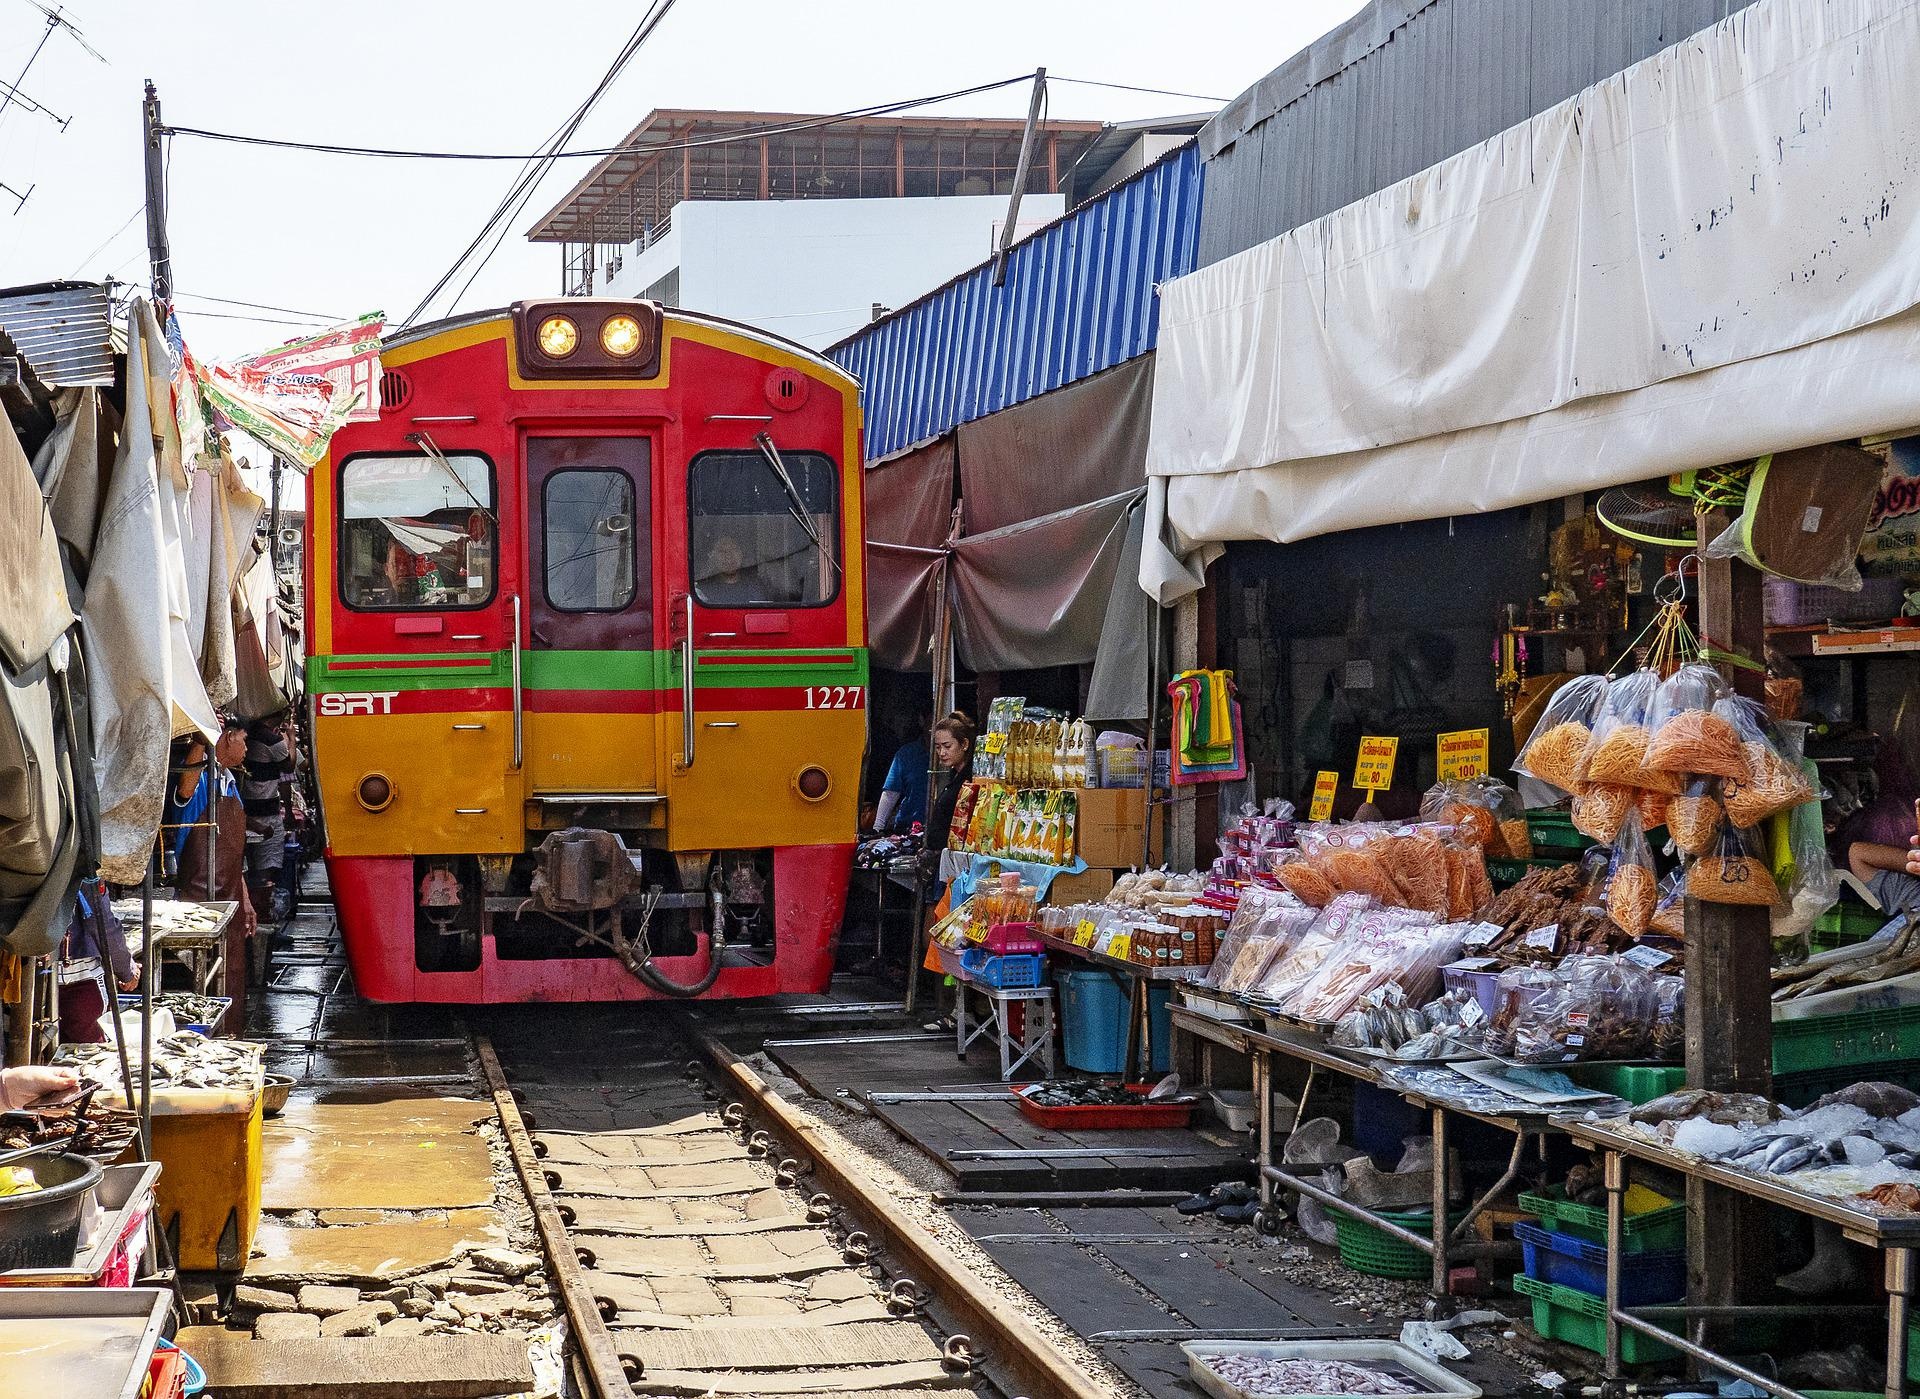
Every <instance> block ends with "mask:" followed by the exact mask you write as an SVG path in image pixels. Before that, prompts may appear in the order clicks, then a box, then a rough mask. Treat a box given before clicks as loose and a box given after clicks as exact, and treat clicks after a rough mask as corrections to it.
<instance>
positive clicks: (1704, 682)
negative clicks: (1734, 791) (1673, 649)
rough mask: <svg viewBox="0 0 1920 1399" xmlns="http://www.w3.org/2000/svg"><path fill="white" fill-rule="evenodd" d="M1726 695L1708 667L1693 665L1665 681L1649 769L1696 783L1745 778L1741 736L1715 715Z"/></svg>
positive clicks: (1656, 703) (1657, 700)
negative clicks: (1698, 780)
mask: <svg viewBox="0 0 1920 1399" xmlns="http://www.w3.org/2000/svg"><path fill="white" fill-rule="evenodd" d="M1726 695H1727V682H1726V681H1724V680H1722V679H1721V678H1720V672H1719V671H1717V670H1715V669H1714V668H1713V667H1712V666H1710V665H1708V664H1706V663H1705V662H1704V661H1690V662H1688V663H1687V664H1685V665H1683V666H1681V667H1680V668H1679V669H1678V670H1676V671H1674V673H1673V674H1672V675H1669V676H1668V677H1667V678H1666V679H1665V680H1663V681H1661V682H1660V688H1659V690H1658V691H1657V692H1656V693H1655V695H1654V700H1653V710H1652V714H1651V716H1650V727H1651V729H1652V731H1653V737H1652V740H1651V741H1650V742H1649V743H1648V744H1647V766H1648V767H1650V768H1653V769H1654V770H1656V771H1658V772H1667V773H1678V774H1682V775H1684V776H1691V777H1740V776H1743V775H1745V772H1746V766H1747V760H1746V755H1745V754H1743V753H1742V752H1741V751H1740V736H1739V735H1738V734H1737V733H1735V732H1734V728H1733V725H1731V724H1729V723H1728V722H1727V721H1726V719H1725V718H1723V717H1722V716H1721V715H1719V714H1717V713H1715V712H1714V704H1715V703H1716V702H1717V701H1719V700H1721V699H1724V698H1725V697H1726Z"/></svg>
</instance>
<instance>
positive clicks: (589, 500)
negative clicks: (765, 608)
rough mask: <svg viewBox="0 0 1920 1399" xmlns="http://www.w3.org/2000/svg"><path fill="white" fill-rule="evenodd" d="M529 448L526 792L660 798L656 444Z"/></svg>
mask: <svg viewBox="0 0 1920 1399" xmlns="http://www.w3.org/2000/svg"><path fill="white" fill-rule="evenodd" d="M525 442H526V461H527V476H526V480H527V536H528V542H527V553H528V579H527V592H528V607H527V638H526V647H527V649H526V675H525V677H524V686H525V707H526V719H525V722H526V737H527V782H528V787H529V792H530V794H531V795H533V796H535V797H540V796H547V797H552V796H554V795H556V794H566V793H575V792H578V793H595V794H624V795H647V794H652V793H655V792H657V791H658V756H657V755H658V749H659V735H658V725H659V711H660V708H661V706H660V702H659V691H660V685H661V678H660V668H661V667H660V655H659V652H658V651H657V650H656V647H657V645H658V643H657V641H656V639H655V634H654V631H655V620H654V606H653V500H654V491H653V483H652V461H653V444H652V442H651V440H650V439H649V438H647V437H643V436H605V435H601V436H558V435H554V436H529V437H528V438H526V439H525Z"/></svg>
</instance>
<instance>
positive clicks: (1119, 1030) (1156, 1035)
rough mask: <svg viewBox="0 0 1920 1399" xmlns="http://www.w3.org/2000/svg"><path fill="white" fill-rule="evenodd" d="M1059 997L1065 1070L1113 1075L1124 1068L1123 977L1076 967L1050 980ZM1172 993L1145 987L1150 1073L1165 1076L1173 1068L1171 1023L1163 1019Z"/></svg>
mask: <svg viewBox="0 0 1920 1399" xmlns="http://www.w3.org/2000/svg"><path fill="white" fill-rule="evenodd" d="M1054 981H1055V985H1056V989H1057V992H1058V995H1059V997H1060V1030H1061V1036H1062V1038H1063V1039H1064V1040H1065V1050H1066V1053H1065V1058H1066V1061H1067V1067H1068V1068H1073V1069H1078V1070H1080V1071H1081V1072H1082V1073H1089V1074H1117V1073H1120V1072H1122V1071H1123V1070H1124V1069H1125V1068H1126V1067H1127V1065H1126V1064H1125V1063H1124V1062H1123V1061H1124V1060H1125V1059H1126V1056H1127V991H1128V987H1127V985H1126V976H1125V974H1124V973H1121V972H1104V971H1099V970H1096V969H1092V968H1084V967H1076V968H1073V969H1071V970H1068V971H1063V972H1060V973H1059V974H1058V975H1057V976H1056V977H1055V978H1054ZM1171 994H1172V987H1171V986H1170V985H1168V984H1166V983H1161V984H1159V985H1152V986H1149V987H1147V1013H1148V1016H1149V1017H1150V1023H1151V1025H1152V1027H1153V1071H1154V1072H1155V1073H1157V1074H1160V1073H1165V1072H1166V1071H1167V1069H1168V1067H1169V1066H1170V1065H1171V1064H1172V1062H1173V1056H1172V1053H1171V1050H1172V1039H1173V1017H1172V1016H1171V1015H1170V1014H1169V1013H1168V997H1169V996H1170V995H1171Z"/></svg>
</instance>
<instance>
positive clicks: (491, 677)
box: [307, 646, 867, 695]
mask: <svg viewBox="0 0 1920 1399" xmlns="http://www.w3.org/2000/svg"><path fill="white" fill-rule="evenodd" d="M733 657H740V658H742V659H740V660H739V661H738V662H737V663H729V661H730V660H731V658H733ZM748 657H751V658H753V659H751V660H749V659H745V658H748ZM785 657H791V658H792V659H783V658H785ZM476 658H483V659H484V660H485V661H486V664H485V665H474V664H473V663H472V662H473V661H474V660H475V659H476ZM722 658H725V659H722ZM696 659H697V661H698V662H699V664H697V665H696V667H695V670H694V678H693V683H694V687H695V688H696V689H709V688H743V687H761V686H767V687H772V686H782V685H865V684H866V683H867V653H866V652H865V651H864V650H849V649H846V648H838V647H816V646H810V647H796V648H794V649H793V650H792V651H773V650H753V651H703V652H700V653H699V654H698V656H697V658H696ZM383 661H385V662H393V663H395V664H387V665H382V664H379V662H383ZM463 662H464V664H462V663H463ZM520 678H521V684H522V685H523V686H525V687H526V688H527V689H529V690H600V691H622V690H668V689H674V690H677V689H679V688H680V651H679V648H677V647H675V648H673V649H671V650H666V651H523V652H522V653H521V656H520ZM512 683H513V668H512V660H511V659H510V657H509V654H508V653H507V652H505V651H491V652H472V651H464V652H451V653H430V654H415V655H354V656H338V657H333V656H312V657H309V658H308V660H307V689H308V691H309V692H311V693H313V694H317V695H319V694H342V693H345V694H354V693H360V692H364V691H367V690H458V689H467V688H476V689H497V688H500V687H502V686H506V685H511V684H512Z"/></svg>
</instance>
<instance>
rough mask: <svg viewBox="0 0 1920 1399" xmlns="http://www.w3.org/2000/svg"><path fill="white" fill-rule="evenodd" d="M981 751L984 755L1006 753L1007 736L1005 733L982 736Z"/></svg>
mask: <svg viewBox="0 0 1920 1399" xmlns="http://www.w3.org/2000/svg"><path fill="white" fill-rule="evenodd" d="M980 751H981V752H982V753H1004V752H1006V751H1007V736H1006V735H1005V734H1003V733H987V734H981V735H980Z"/></svg>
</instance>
